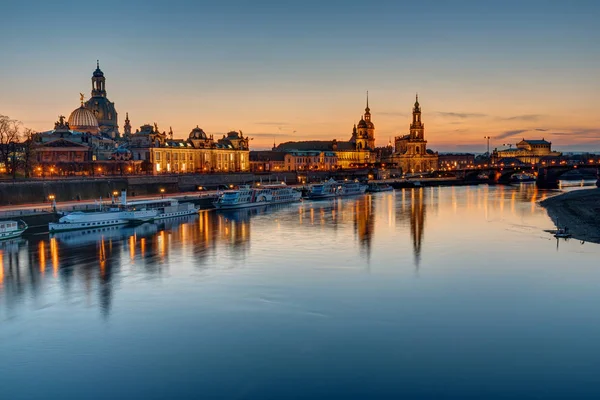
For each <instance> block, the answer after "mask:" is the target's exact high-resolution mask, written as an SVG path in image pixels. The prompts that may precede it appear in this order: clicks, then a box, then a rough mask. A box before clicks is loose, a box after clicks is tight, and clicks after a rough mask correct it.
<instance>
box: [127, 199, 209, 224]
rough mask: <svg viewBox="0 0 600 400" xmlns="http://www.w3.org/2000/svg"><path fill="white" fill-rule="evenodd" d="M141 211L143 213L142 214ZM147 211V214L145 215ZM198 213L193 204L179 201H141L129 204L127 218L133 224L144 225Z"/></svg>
mask: <svg viewBox="0 0 600 400" xmlns="http://www.w3.org/2000/svg"><path fill="white" fill-rule="evenodd" d="M140 211H141V212H140ZM143 211H145V213H143ZM197 213H198V208H197V207H196V206H195V205H194V204H192V203H179V201H178V200H177V199H172V198H167V199H158V200H140V201H132V202H129V203H127V211H125V218H127V219H128V220H129V222H131V223H144V222H148V221H155V220H159V219H165V218H174V217H182V216H185V215H193V214H197Z"/></svg>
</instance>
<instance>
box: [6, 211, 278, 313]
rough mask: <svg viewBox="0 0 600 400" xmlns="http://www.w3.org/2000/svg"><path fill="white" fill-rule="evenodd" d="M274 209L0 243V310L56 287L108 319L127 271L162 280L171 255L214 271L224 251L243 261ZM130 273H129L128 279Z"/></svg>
mask: <svg viewBox="0 0 600 400" xmlns="http://www.w3.org/2000/svg"><path fill="white" fill-rule="evenodd" d="M268 211H269V210H264V209H263V210H261V209H255V210H241V211H239V212H232V213H216V212H201V213H200V214H199V215H198V216H191V217H189V216H188V217H181V218H179V219H170V220H165V221H163V222H161V223H158V224H143V225H139V226H136V227H105V228H99V229H92V230H85V231H71V232H61V233H57V234H52V235H46V236H35V237H27V238H25V239H18V240H15V241H4V242H0V309H4V310H5V311H6V312H9V313H10V312H11V311H10V310H11V309H14V308H15V307H17V306H18V305H19V304H22V303H23V300H24V299H32V300H33V301H36V300H35V299H37V298H38V297H40V296H43V295H44V290H43V288H44V287H45V286H47V285H51V284H52V282H53V281H55V282H56V284H58V286H59V287H60V290H61V292H62V293H63V298H64V299H66V300H67V301H76V300H77V299H74V298H73V297H74V296H80V295H81V293H82V292H83V293H84V294H83V297H84V302H85V303H86V304H88V305H89V306H91V307H94V306H96V305H97V306H98V308H99V309H100V311H101V313H102V315H104V316H105V317H109V315H110V312H111V307H112V303H113V297H114V293H113V291H114V288H115V284H114V281H115V279H117V280H120V279H123V278H124V276H123V274H121V272H122V270H123V269H125V272H128V273H129V272H131V273H133V274H138V273H144V274H146V275H148V276H150V277H155V276H159V275H161V274H162V273H163V271H164V270H165V269H166V268H169V265H170V257H173V256H174V255H177V256H180V255H182V254H185V255H189V256H190V257H191V258H192V260H193V261H194V262H193V263H192V265H193V266H194V267H199V268H202V266H203V265H212V264H211V263H208V262H207V260H212V259H214V258H215V257H216V253H217V252H218V251H220V250H221V248H225V249H230V250H231V251H232V252H233V253H234V254H236V255H239V256H241V257H242V258H244V257H245V256H246V254H247V251H248V249H249V246H250V231H251V225H250V219H251V218H252V217H253V216H255V215H259V214H261V213H265V212H268ZM127 275H128V274H125V276H127Z"/></svg>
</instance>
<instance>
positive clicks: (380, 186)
mask: <svg viewBox="0 0 600 400" xmlns="http://www.w3.org/2000/svg"><path fill="white" fill-rule="evenodd" d="M392 190H394V188H393V187H391V186H390V185H388V184H386V183H369V185H368V187H367V192H369V193H378V192H391V191H392Z"/></svg>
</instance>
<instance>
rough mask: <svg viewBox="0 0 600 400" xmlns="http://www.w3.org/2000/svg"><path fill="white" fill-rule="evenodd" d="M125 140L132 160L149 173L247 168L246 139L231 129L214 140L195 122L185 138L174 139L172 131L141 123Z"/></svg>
mask: <svg viewBox="0 0 600 400" xmlns="http://www.w3.org/2000/svg"><path fill="white" fill-rule="evenodd" d="M129 124H130V122H129V115H127V120H126V129H125V132H126V133H125V140H126V141H127V142H126V147H127V148H128V149H129V150H130V151H131V153H132V158H133V160H134V161H140V162H142V164H143V167H142V168H143V169H144V170H145V171H146V172H148V173H152V174H162V173H189V172H195V173H205V172H245V171H248V170H249V169H250V157H249V148H248V145H249V139H248V137H244V136H243V134H242V132H241V131H240V132H236V131H231V132H229V133H227V134H226V135H223V138H221V139H219V140H215V139H214V137H213V135H210V136H209V135H207V134H206V133H205V132H204V130H202V128H200V127H198V126H196V128H194V129H192V131H191V132H190V134H189V135H188V138H187V139H174V138H173V131H172V129H170V128H169V133H167V132H166V131H163V132H161V131H160V130H159V129H158V125H157V124H156V123H155V124H154V126H152V125H149V124H146V125H142V126H141V127H140V129H138V130H136V132H135V133H133V134H130V133H127V131H128V130H129V129H130V128H127V125H129Z"/></svg>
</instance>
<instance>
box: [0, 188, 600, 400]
mask: <svg viewBox="0 0 600 400" xmlns="http://www.w3.org/2000/svg"><path fill="white" fill-rule="evenodd" d="M551 194H553V193H552V192H541V191H537V190H536V188H535V185H531V184H523V185H521V186H518V187H507V186H497V187H488V186H476V187H475V186H474V187H446V188H421V189H404V190H398V191H396V192H392V193H379V194H376V195H365V196H361V197H357V198H349V199H343V200H342V199H336V200H330V201H318V202H303V203H299V204H293V205H286V206H279V207H266V208H259V209H246V210H240V211H235V212H223V213H216V212H202V213H200V214H199V215H198V216H194V217H187V218H182V219H177V220H169V221H166V222H163V223H160V224H144V225H140V226H137V227H128V228H105V229H102V230H94V231H84V232H81V231H79V232H65V233H62V234H57V235H55V236H52V237H48V236H47V235H45V236H44V235H41V236H34V237H27V238H25V239H24V240H21V241H13V242H7V243H3V244H1V245H0V360H2V362H1V363H0V377H1V378H0V382H1V383H2V387H0V393H1V394H2V395H3V396H2V397H3V398H4V396H6V398H11V399H14V398H50V397H52V396H57V395H60V396H61V397H62V398H69V396H72V398H106V397H111V398H165V397H169V398H178V397H179V398H195V397H198V396H205V397H206V398H262V399H264V398H286V397H291V396H292V395H296V396H299V397H310V396H315V395H318V394H323V393H329V394H340V395H343V396H344V398H365V396H369V397H370V398H377V397H379V398H386V397H389V396H397V395H401V394H404V395H407V396H412V398H429V396H435V397H436V398H440V397H441V396H442V395H447V396H456V397H457V398H464V397H468V396H474V395H477V396H483V397H485V398H510V397H513V398H514V396H515V395H517V394H519V395H523V394H524V393H529V394H531V395H533V394H534V393H535V394H541V395H542V397H546V398H551V397H552V396H556V397H557V398H560V397H564V396H565V395H566V394H567V393H568V394H569V397H570V398H573V397H575V395H579V396H580V397H582V396H587V395H589V396H590V398H593V397H594V395H596V394H598V393H597V391H598V389H597V387H596V386H593V385H591V382H593V380H594V379H595V376H596V375H595V374H594V372H595V371H596V363H597V360H598V359H600V350H599V348H598V346H597V345H596V341H597V337H598V334H599V333H600V318H599V317H597V316H596V315H597V313H596V312H595V310H594V308H593V307H591V305H592V304H597V303H598V301H599V300H600V291H598V290H597V287H598V284H599V283H600V271H598V268H597V267H596V264H597V260H598V255H599V254H600V246H599V245H595V244H589V243H585V244H581V243H579V242H578V241H574V240H570V241H563V242H560V243H559V245H558V246H557V242H556V241H555V239H554V238H553V237H551V236H550V235H549V234H547V233H545V232H544V229H551V228H552V227H553V224H552V223H551V221H550V219H549V218H548V217H547V216H546V213H545V211H544V210H543V209H542V208H540V207H539V206H538V204H537V202H538V201H540V200H542V199H544V198H545V197H546V196H548V195H551ZM33 376H35V377H36V378H35V379H34V380H35V382H36V385H30V384H29V382H30V381H31V380H32V379H33V378H32V377H33ZM558 378H560V379H558ZM106 382H109V383H110V384H109V385H102V383H106ZM117 388H118V393H115V392H114V390H117ZM594 391H596V393H594Z"/></svg>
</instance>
